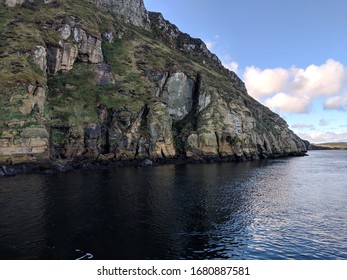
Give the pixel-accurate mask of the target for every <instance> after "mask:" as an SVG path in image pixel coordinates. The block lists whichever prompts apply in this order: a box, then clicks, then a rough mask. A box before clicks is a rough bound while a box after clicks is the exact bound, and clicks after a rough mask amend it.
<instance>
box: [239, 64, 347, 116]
mask: <svg viewBox="0 0 347 280" xmlns="http://www.w3.org/2000/svg"><path fill="white" fill-rule="evenodd" d="M243 78H244V81H245V83H246V86H247V89H248V93H249V94H250V95H251V96H253V97H254V98H256V99H258V100H259V101H262V102H263V103H264V104H265V105H267V106H268V107H270V108H271V109H273V110H275V111H279V112H285V113H308V112H309V111H310V104H311V102H312V101H313V100H315V99H317V98H321V97H324V98H329V99H327V100H326V102H325V104H324V108H325V109H328V110H329V109H334V110H346V109H347V93H346V94H345V95H344V96H340V95H339V94H340V93H341V91H342V89H343V87H344V86H346V85H347V69H346V68H345V67H344V65H342V64H341V63H340V62H338V61H336V60H333V59H328V60H327V61H326V62H325V63H324V64H322V65H319V66H317V65H314V64H312V65H310V66H308V67H306V68H297V67H295V66H292V67H290V68H288V69H285V68H273V69H260V68H257V67H255V66H249V67H246V69H245V72H244V76H243Z"/></svg>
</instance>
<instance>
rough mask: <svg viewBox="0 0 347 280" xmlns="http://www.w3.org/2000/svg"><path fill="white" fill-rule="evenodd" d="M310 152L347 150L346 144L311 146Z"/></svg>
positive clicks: (335, 143)
mask: <svg viewBox="0 0 347 280" xmlns="http://www.w3.org/2000/svg"><path fill="white" fill-rule="evenodd" d="M311 146H312V150H347V142H331V143H320V144H312V145H311Z"/></svg>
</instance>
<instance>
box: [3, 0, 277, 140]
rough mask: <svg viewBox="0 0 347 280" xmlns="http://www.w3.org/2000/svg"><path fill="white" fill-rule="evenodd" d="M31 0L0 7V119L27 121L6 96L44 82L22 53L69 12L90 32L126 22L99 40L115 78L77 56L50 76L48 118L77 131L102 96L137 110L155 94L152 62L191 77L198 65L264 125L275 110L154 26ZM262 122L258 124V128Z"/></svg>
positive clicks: (49, 36)
mask: <svg viewBox="0 0 347 280" xmlns="http://www.w3.org/2000/svg"><path fill="white" fill-rule="evenodd" d="M40 2H41V1H40ZM35 3H36V2H35ZM35 3H34V4H30V3H29V2H26V5H25V6H23V7H19V6H18V7H15V8H12V9H5V8H3V7H0V35H1V37H3V38H5V39H4V41H2V43H0V49H1V59H0V75H1V76H2V77H3V78H2V79H1V80H0V93H1V94H0V103H1V104H0V105H1V106H0V122H2V123H0V127H1V125H5V126H6V123H7V122H8V121H10V120H11V119H13V118H16V119H19V120H20V119H23V120H25V121H26V122H27V123H30V118H29V119H28V116H23V115H21V113H20V112H19V111H18V107H19V106H20V104H21V99H20V98H13V96H14V95H18V96H19V97H20V96H21V95H24V94H25V85H26V84H28V83H30V84H35V83H42V82H43V80H42V73H40V71H39V70H38V69H37V67H36V66H35V65H33V63H32V62H31V59H30V55H28V54H32V53H33V50H34V49H35V46H36V45H38V44H40V45H44V46H46V45H55V44H57V42H58V40H59V32H58V29H59V26H62V25H63V24H64V23H66V22H69V21H71V20H73V21H74V22H75V23H76V25H77V26H81V27H82V28H84V29H85V30H86V31H87V32H88V33H90V34H92V35H94V36H97V37H100V36H101V33H102V32H104V31H114V32H115V33H116V31H117V30H118V29H119V28H123V29H124V30H125V35H124V36H123V38H122V39H116V40H115V41H114V42H113V43H107V42H105V41H104V42H103V53H104V58H105V61H106V62H107V63H109V64H110V65H111V67H112V71H113V73H114V74H115V75H116V77H117V82H116V84H115V85H105V86H99V85H96V84H95V82H94V80H93V69H92V65H90V64H89V65H88V64H82V63H76V65H75V66H74V69H73V70H72V71H70V72H68V73H59V74H56V75H53V76H50V77H49V78H48V87H49V90H48V93H47V101H46V110H45V117H46V119H47V121H48V124H51V125H63V126H64V125H65V126H74V127H76V129H77V130H79V131H80V132H79V133H81V128H82V127H83V126H84V124H85V123H86V122H97V121H98V119H97V108H98V106H99V105H101V104H103V105H107V107H109V108H126V109H127V110H129V111H131V112H137V111H139V110H140V109H141V108H142V107H143V106H144V105H145V104H148V103H151V102H153V101H155V100H156V97H155V96H153V93H154V84H153V82H151V81H149V80H148V78H147V76H148V75H147V74H148V71H153V70H156V71H184V72H185V73H186V74H187V75H188V76H190V77H191V78H193V79H195V78H196V76H197V74H198V73H199V74H200V75H201V77H202V79H203V81H204V82H205V84H207V85H209V86H210V87H214V88H216V89H218V91H219V93H220V94H221V96H223V98H224V99H225V100H226V101H227V102H236V103H240V104H242V103H243V102H245V103H246V104H247V106H248V107H249V108H252V111H253V112H255V111H259V110H260V111H262V117H263V120H262V121H263V122H264V124H265V122H267V121H268V122H269V125H267V126H271V124H272V121H273V120H274V119H276V118H278V116H277V115H276V114H274V113H272V112H271V111H270V110H268V109H267V108H265V107H263V106H262V105H260V104H259V103H257V102H256V101H255V100H254V99H253V98H252V97H250V96H248V95H247V94H245V93H244V92H243V91H242V90H240V89H239V88H237V87H236V86H235V85H234V84H233V83H232V82H231V81H230V79H229V78H228V76H227V75H226V73H225V72H224V71H222V70H221V69H220V68H218V67H215V64H214V62H213V61H209V59H207V58H206V57H201V56H194V55H190V54H187V53H183V52H181V51H179V50H177V49H173V48H170V47H169V46H168V45H167V42H165V40H164V39H161V38H162V37H161V34H160V33H157V32H148V31H145V30H143V29H140V28H136V27H134V26H130V25H126V24H124V23H122V22H119V21H118V20H117V18H116V17H114V16H113V15H112V14H111V13H108V12H104V11H101V10H98V9H95V6H93V5H91V4H89V3H88V2H86V1H72V0H60V1H58V3H60V4H59V5H42V4H40V5H38V4H35ZM37 3H38V2H37ZM23 54H24V55H23ZM240 96H241V97H242V99H241V98H240ZM29 117H30V116H29ZM262 127H263V124H261V125H260V126H259V128H258V129H261V130H262ZM0 132H1V131H0Z"/></svg>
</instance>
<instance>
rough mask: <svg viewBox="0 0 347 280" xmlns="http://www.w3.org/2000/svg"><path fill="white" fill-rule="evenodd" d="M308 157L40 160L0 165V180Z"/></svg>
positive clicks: (303, 154)
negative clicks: (28, 176) (160, 166)
mask: <svg viewBox="0 0 347 280" xmlns="http://www.w3.org/2000/svg"><path fill="white" fill-rule="evenodd" d="M300 156H308V153H307V152H306V153H299V154H289V155H269V156H268V157H248V158H247V157H244V156H243V157H236V156H234V157H204V158H202V157H195V158H187V157H183V156H181V157H176V158H163V159H153V158H152V159H151V158H144V159H132V160H112V161H101V160H93V161H92V160H88V159H74V160H51V159H47V160H42V161H39V162H23V163H17V164H6V163H3V164H1V163H0V178H3V177H13V176H17V175H21V174H43V175H52V174H57V173H66V172H70V171H73V170H102V169H108V168H115V167H120V168H121V167H130V166H133V167H151V166H159V165H165V164H175V165H181V164H200V163H218V162H249V161H259V160H264V159H276V158H288V157H300Z"/></svg>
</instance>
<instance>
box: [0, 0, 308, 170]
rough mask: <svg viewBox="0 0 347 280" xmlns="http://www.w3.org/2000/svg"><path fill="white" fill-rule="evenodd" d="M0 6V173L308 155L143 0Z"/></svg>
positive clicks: (239, 84)
mask: <svg viewBox="0 0 347 280" xmlns="http://www.w3.org/2000/svg"><path fill="white" fill-rule="evenodd" d="M3 3H4V4H5V6H6V8H4V6H0V9H3V10H2V11H1V12H2V13H6V11H11V12H10V14H9V17H8V19H5V20H3V21H1V24H2V25H3V26H0V33H1V34H0V35H1V36H2V37H3V38H4V40H5V41H4V43H2V44H0V50H1V53H2V55H1V58H0V64H1V65H0V66H1V69H2V70H1V71H2V72H1V73H2V74H3V80H2V81H0V90H1V99H0V102H1V104H0V105H1V106H0V116H1V118H0V162H2V163H5V164H16V163H21V162H22V163H26V162H36V163H39V162H43V161H47V160H49V161H51V162H61V161H63V162H71V161H72V162H82V161H83V162H84V161H88V162H95V161H97V162H101V163H110V162H119V161H124V160H127V161H131V160H141V161H144V160H147V161H146V162H147V163H146V164H147V165H148V164H149V163H150V164H152V163H153V162H155V161H157V160H160V159H172V158H173V159H175V158H181V159H182V158H186V159H187V158H188V159H194V160H203V159H210V158H213V159H214V160H218V159H223V160H238V161H243V160H255V159H260V158H269V157H277V156H289V155H304V154H305V153H306V151H307V145H306V144H305V142H304V141H303V140H301V139H300V138H299V137H298V136H296V135H295V134H294V133H293V132H292V131H291V130H289V128H288V125H287V124H286V122H285V121H284V120H283V119H282V118H280V116H278V115H277V114H275V113H273V112H271V111H270V110H269V109H268V108H266V107H264V106H263V105H261V104H259V103H258V102H257V101H256V100H254V99H253V98H252V97H250V96H249V95H248V94H247V89H246V87H245V84H244V83H243V81H242V80H241V79H240V78H239V77H238V76H237V75H236V74H235V73H234V72H231V71H229V70H227V69H225V68H224V67H223V66H222V64H221V62H220V60H219V59H218V57H217V56H216V55H214V54H213V53H211V52H210V51H209V50H208V49H207V47H206V45H205V44H204V43H203V41H202V40H200V39H195V38H191V37H190V36H189V35H188V34H185V33H182V32H181V31H180V30H179V29H178V28H177V27H176V26H175V25H173V24H171V23H170V22H168V21H167V20H165V19H164V18H163V16H162V15H161V14H159V13H148V12H147V11H146V9H145V7H144V4H143V1H142V0H131V1H124V0H110V1H106V0H105V1H104V0H84V1H80V2H78V3H76V2H75V1H72V0H71V1H70V0H66V1H58V2H57V1H42V3H41V2H39V1H34V2H32V3H30V5H33V6H30V5H29V6H27V7H26V5H28V3H29V2H25V1H19V0H18V1H9V0H5V1H4V2H3ZM54 3H55V4H54ZM20 4H24V5H23V6H22V7H21V6H19V5H20ZM45 4H46V5H45ZM16 5H17V7H15V6H16ZM13 7H15V8H13ZM11 9H12V10H13V12H12V10H11ZM32 10H35V11H37V13H33V12H32ZM105 10H107V11H109V12H105ZM16 11H19V13H20V14H25V13H27V14H26V16H27V18H25V17H21V16H18V15H17V14H16V13H17V12H16ZM67 11H69V12H67ZM73 11H75V12H76V16H74V15H73V14H72V13H73ZM110 12H111V13H110ZM84 14H85V15H84ZM46 15H47V16H46ZM92 18H93V19H94V18H95V19H96V20H91V19H92ZM33 21H34V22H35V24H33V23H32V22H33ZM26 26H29V27H28V28H27V29H25V27H26ZM4 30H6V32H7V34H6V36H5V35H4V34H3V32H5V31H4ZM21 30H26V33H25V34H22V33H21ZM11 32H12V33H11ZM11 34H14V35H13V36H11ZM18 36H19V38H20V39H21V40H23V44H24V43H25V47H24V46H22V45H20V44H18V38H17V37H18Z"/></svg>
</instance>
